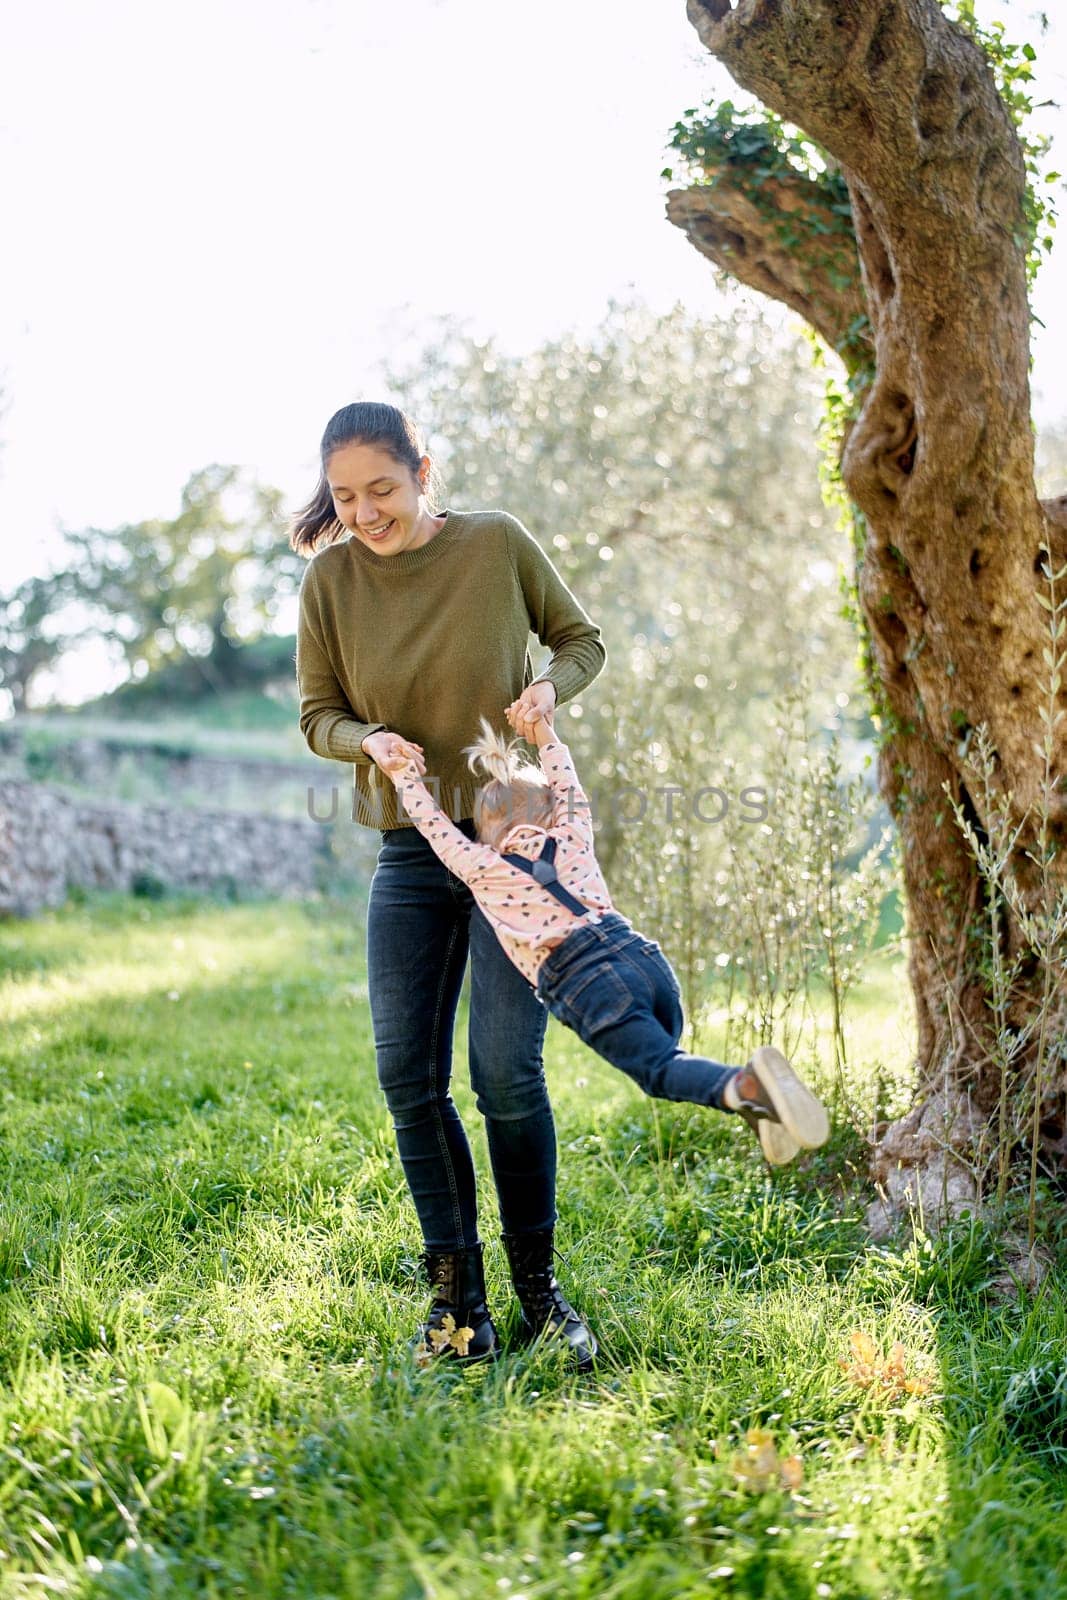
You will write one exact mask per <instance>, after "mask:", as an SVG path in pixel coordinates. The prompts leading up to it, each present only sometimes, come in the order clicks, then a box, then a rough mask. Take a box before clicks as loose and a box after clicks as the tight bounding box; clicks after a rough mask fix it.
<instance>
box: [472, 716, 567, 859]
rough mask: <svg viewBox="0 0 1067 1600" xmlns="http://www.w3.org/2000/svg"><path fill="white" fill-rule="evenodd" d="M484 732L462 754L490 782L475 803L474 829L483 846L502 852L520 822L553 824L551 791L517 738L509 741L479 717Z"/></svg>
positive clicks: (540, 826)
mask: <svg viewBox="0 0 1067 1600" xmlns="http://www.w3.org/2000/svg"><path fill="white" fill-rule="evenodd" d="M480 722H481V732H480V734H479V736H478V738H477V739H476V740H475V741H474V743H473V744H469V745H467V746H466V747H465V749H464V751H463V754H464V755H465V756H466V757H467V765H468V766H469V767H470V769H471V771H472V772H473V773H475V774H476V775H481V774H482V773H485V774H486V775H487V776H488V779H489V781H488V782H487V783H486V784H484V785H483V786H482V787H481V788H480V789H479V790H478V794H477V796H476V798H475V802H474V826H475V829H476V831H477V834H478V837H479V839H480V840H481V841H482V843H483V844H487V845H491V846H492V848H493V849H494V850H496V849H499V847H500V844H501V843H502V841H503V839H504V837H505V836H506V835H507V834H508V833H509V832H510V831H511V829H512V828H514V827H515V826H516V825H517V824H518V823H520V822H526V823H529V824H531V825H532V826H533V827H538V828H547V827H549V825H550V823H551V821H552V811H553V800H552V791H551V789H550V788H549V787H548V784H547V782H546V781H545V775H544V773H543V772H542V771H541V769H540V767H535V766H534V765H533V764H532V763H531V762H530V761H527V760H526V759H525V758H524V757H523V756H522V755H520V753H519V750H518V748H517V747H518V746H519V745H521V743H522V740H521V739H519V738H518V737H516V738H514V739H511V740H510V741H509V740H506V739H505V738H504V737H503V736H502V735H501V734H499V733H497V732H496V731H495V730H494V729H493V728H492V727H491V726H490V725H489V723H488V722H487V721H486V719H485V717H482V718H480Z"/></svg>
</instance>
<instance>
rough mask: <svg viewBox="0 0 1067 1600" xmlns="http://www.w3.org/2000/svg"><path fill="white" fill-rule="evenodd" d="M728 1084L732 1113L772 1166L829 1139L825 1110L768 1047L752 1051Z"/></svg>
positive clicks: (774, 1051) (773, 1049)
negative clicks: (732, 1087) (733, 1092)
mask: <svg viewBox="0 0 1067 1600" xmlns="http://www.w3.org/2000/svg"><path fill="white" fill-rule="evenodd" d="M734 1081H735V1083H736V1086H737V1097H738V1106H737V1110H738V1112H739V1114H740V1115H741V1116H742V1117H744V1119H745V1121H746V1122H747V1123H748V1125H749V1127H750V1128H751V1129H752V1131H753V1133H754V1134H755V1135H756V1137H757V1138H758V1139H759V1142H760V1147H761V1149H762V1150H763V1154H764V1155H765V1156H766V1157H767V1160H768V1161H769V1162H770V1163H771V1165H772V1166H774V1167H782V1166H785V1164H786V1162H788V1161H792V1159H793V1157H794V1156H795V1155H796V1153H797V1151H798V1150H800V1149H801V1148H804V1149H808V1150H815V1149H818V1147H819V1145H821V1144H825V1143H826V1141H827V1139H828V1138H829V1137H830V1119H829V1117H828V1116H827V1114H826V1107H825V1106H824V1105H823V1104H822V1101H821V1100H818V1099H816V1097H815V1095H813V1094H812V1092H811V1090H810V1089H809V1088H808V1086H807V1084H806V1083H803V1082H802V1081H801V1080H800V1079H799V1078H798V1077H797V1075H796V1073H795V1072H794V1071H793V1069H792V1067H791V1066H790V1065H789V1062H788V1061H787V1060H786V1058H785V1056H784V1055H783V1054H782V1052H781V1051H780V1050H776V1049H775V1048H774V1046H773V1045H769V1044H766V1045H761V1046H760V1048H759V1049H758V1050H756V1051H754V1052H753V1054H752V1056H751V1058H750V1059H749V1061H748V1063H747V1065H746V1066H744V1067H742V1068H741V1070H740V1071H739V1073H738V1075H737V1078H736V1079H735V1080H734Z"/></svg>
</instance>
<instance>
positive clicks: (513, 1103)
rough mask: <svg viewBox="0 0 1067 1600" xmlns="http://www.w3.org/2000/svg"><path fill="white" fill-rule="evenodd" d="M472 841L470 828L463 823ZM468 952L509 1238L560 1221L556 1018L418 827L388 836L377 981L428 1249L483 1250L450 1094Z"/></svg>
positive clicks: (474, 1062) (375, 919) (374, 915)
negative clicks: (552, 1100)
mask: <svg viewBox="0 0 1067 1600" xmlns="http://www.w3.org/2000/svg"><path fill="white" fill-rule="evenodd" d="M458 826H459V827H460V828H461V829H462V830H463V832H464V833H465V834H466V835H467V837H468V838H473V837H474V825H473V823H472V822H470V821H469V820H465V821H463V822H461V823H459V824H458ZM468 951H469V953H470V971H471V983H470V1024H469V1031H468V1054H469V1058H470V1077H471V1088H472V1089H473V1090H474V1093H475V1100H476V1104H477V1106H478V1110H479V1111H480V1112H481V1114H482V1116H483V1117H484V1118H485V1130H486V1138H487V1141H488V1145H489V1159H490V1163H491V1166H492V1170H493V1180H494V1183H495V1185H496V1192H497V1204H498V1207H499V1211H500V1219H501V1222H502V1224H503V1226H504V1228H505V1229H506V1230H507V1231H508V1232H511V1233H529V1232H533V1231H535V1230H537V1229H539V1228H549V1227H552V1226H553V1225H554V1224H555V1222H556V1204H555V1196H556V1130H555V1124H554V1122H553V1118H552V1107H551V1106H550V1104H549V1100H548V1090H547V1088H546V1087H545V1075H544V1065H543V1061H542V1056H541V1047H542V1044H543V1042H544V1036H545V1028H546V1026H547V1024H548V1017H547V1015H546V1013H545V1010H544V1007H543V1006H541V1005H540V1004H539V1003H538V1000H537V997H536V995H535V994H534V992H533V990H532V989H531V987H530V985H529V984H528V983H527V981H526V979H525V978H524V977H523V976H522V973H521V972H519V970H518V968H517V967H516V966H514V965H513V964H512V962H511V961H509V960H508V958H507V956H506V955H505V954H504V951H503V949H502V948H501V945H500V943H499V941H498V939H497V937H496V935H495V934H494V932H493V930H492V928H491V927H490V925H489V923H488V922H487V921H486V920H485V917H484V916H483V915H482V913H481V911H479V910H478V907H477V906H476V905H475V902H474V897H473V896H472V894H471V892H470V890H469V889H468V888H467V886H466V884H465V883H463V882H462V881H461V880H460V879H459V878H456V877H453V875H452V873H450V872H449V871H448V869H447V867H445V866H444V864H443V863H442V862H441V861H440V860H439V859H438V857H437V856H436V855H435V854H434V852H433V850H432V849H431V847H430V845H428V844H427V843H426V841H425V839H424V838H423V837H422V835H421V833H419V831H418V830H417V829H416V828H389V829H385V830H384V831H383V832H382V845H381V849H380V851H379V853H378V862H377V866H376V868H375V872H374V876H373V878H372V880H371V888H370V904H369V907H368V913H367V974H368V982H369V987H370V1006H371V1018H372V1022H373V1027H374V1045H375V1050H376V1052H377V1060H378V1081H379V1083H380V1085H381V1087H382V1090H383V1092H384V1094H385V1100H386V1104H387V1106H388V1108H389V1113H390V1115H391V1117H392V1119H393V1127H394V1128H395V1130H396V1138H397V1145H398V1148H399V1151H400V1160H401V1163H402V1165H403V1168H404V1175H405V1177H406V1178H407V1182H408V1188H409V1189H410V1190H411V1197H412V1199H413V1201H414V1203H415V1210H416V1212H417V1213H418V1218H419V1223H420V1225H421V1227H422V1232H423V1238H424V1241H425V1244H426V1248H427V1249H430V1250H440V1251H450V1250H457V1249H461V1248H463V1247H464V1246H466V1245H472V1244H477V1242H478V1216H477V1202H476V1197H475V1184H474V1166H473V1163H472V1161H471V1152H470V1146H469V1144H468V1142H467V1136H466V1134H465V1132H464V1129H463V1124H462V1122H461V1121H460V1118H459V1113H458V1112H457V1110H456V1107H455V1103H454V1102H453V1100H452V1096H451V1094H450V1093H449V1082H450V1079H451V1074H452V1032H453V1027H454V1025H455V1019H456V1008H457V1005H458V1003H459V993H460V987H461V985H462V982H463V974H464V970H465V968H466V965H467V955H468Z"/></svg>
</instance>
